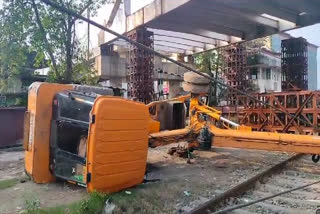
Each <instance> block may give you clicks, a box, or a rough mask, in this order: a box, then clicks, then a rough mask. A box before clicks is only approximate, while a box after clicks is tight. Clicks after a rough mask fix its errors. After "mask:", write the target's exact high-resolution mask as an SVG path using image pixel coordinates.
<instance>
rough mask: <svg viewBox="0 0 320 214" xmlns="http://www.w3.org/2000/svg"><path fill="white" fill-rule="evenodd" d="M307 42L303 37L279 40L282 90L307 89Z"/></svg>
mask: <svg viewBox="0 0 320 214" xmlns="http://www.w3.org/2000/svg"><path fill="white" fill-rule="evenodd" d="M307 46H308V43H307V40H306V39H304V38H290V39H286V40H282V42H281V49H282V50H281V53H282V55H281V70H282V90H290V89H292V88H294V89H295V88H298V89H302V90H307V89H308V49H307Z"/></svg>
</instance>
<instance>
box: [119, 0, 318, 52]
mask: <svg viewBox="0 0 320 214" xmlns="http://www.w3.org/2000/svg"><path fill="white" fill-rule="evenodd" d="M126 2H128V1H125V3H126ZM319 11H320V1H318V0H155V1H153V2H152V3H151V4H149V5H146V6H145V7H143V8H141V9H140V10H138V11H136V12H135V13H133V14H131V15H129V16H127V17H126V20H125V22H126V23H125V25H126V26H125V29H126V30H125V31H126V32H129V31H131V30H133V29H135V28H137V27H139V26H145V27H147V28H148V30H150V31H153V32H154V41H155V44H154V47H155V50H158V51H161V52H168V53H180V54H187V55H188V54H193V53H196V52H201V51H204V50H208V49H212V48H215V47H220V46H224V45H228V44H230V43H234V42H240V41H244V40H252V39H256V38H260V37H264V36H268V35H271V34H276V33H278V32H283V31H287V30H291V29H294V28H298V27H304V26H308V25H312V24H315V23H319V22H320V13H319ZM118 42H121V41H118Z"/></svg>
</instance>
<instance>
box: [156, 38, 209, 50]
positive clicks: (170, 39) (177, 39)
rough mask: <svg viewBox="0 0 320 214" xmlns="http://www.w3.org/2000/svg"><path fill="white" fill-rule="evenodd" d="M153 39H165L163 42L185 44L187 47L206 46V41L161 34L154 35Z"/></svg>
mask: <svg viewBox="0 0 320 214" xmlns="http://www.w3.org/2000/svg"><path fill="white" fill-rule="evenodd" d="M154 41H165V42H170V43H175V44H180V45H187V46H189V47H191V46H192V47H198V48H205V46H206V43H201V42H195V41H190V40H186V39H180V38H175V37H169V36H162V35H154Z"/></svg>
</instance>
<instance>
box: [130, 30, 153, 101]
mask: <svg viewBox="0 0 320 214" xmlns="http://www.w3.org/2000/svg"><path fill="white" fill-rule="evenodd" d="M128 38H130V39H132V40H134V41H136V42H139V43H141V44H143V45H145V46H147V47H149V48H153V44H154V43H153V33H152V32H150V31H147V30H146V29H145V28H138V29H136V30H134V31H131V32H130V33H128ZM153 59H154V56H153V54H152V53H150V52H148V51H145V50H144V49H142V48H139V47H137V46H135V45H130V46H129V51H128V55H127V68H128V76H129V82H128V96H129V97H131V98H134V99H136V100H138V101H141V102H144V103H149V102H151V101H152V97H153V91H154V89H153V77H152V76H153V72H154V71H153V70H154V62H153Z"/></svg>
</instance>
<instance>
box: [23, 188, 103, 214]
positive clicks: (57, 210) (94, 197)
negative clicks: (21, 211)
mask: <svg viewBox="0 0 320 214" xmlns="http://www.w3.org/2000/svg"><path fill="white" fill-rule="evenodd" d="M108 198H109V196H108V195H106V194H102V193H98V192H93V193H91V194H90V195H89V197H88V198H86V199H83V200H81V201H80V202H75V203H72V204H69V205H61V206H57V207H50V208H36V207H37V206H36V203H30V202H28V203H27V206H26V207H27V210H26V213H27V214H31V213H32V214H101V212H102V210H103V208H104V205H105V201H106V200H107V199H108ZM28 204H29V206H28ZM30 205H31V206H30ZM33 205H35V206H33Z"/></svg>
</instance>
